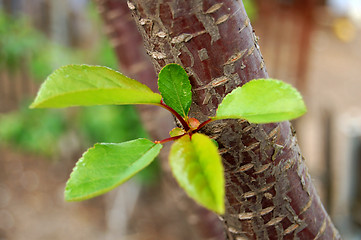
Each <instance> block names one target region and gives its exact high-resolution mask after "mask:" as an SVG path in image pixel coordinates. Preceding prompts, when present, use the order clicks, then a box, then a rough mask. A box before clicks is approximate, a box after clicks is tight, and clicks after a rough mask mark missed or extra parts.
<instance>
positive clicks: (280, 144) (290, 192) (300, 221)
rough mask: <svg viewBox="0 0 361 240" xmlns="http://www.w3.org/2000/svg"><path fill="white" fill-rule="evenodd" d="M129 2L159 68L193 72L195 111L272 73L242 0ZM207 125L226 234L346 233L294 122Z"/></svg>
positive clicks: (205, 110)
mask: <svg viewBox="0 0 361 240" xmlns="http://www.w3.org/2000/svg"><path fill="white" fill-rule="evenodd" d="M128 6H129V8H130V9H131V10H132V12H133V16H134V19H135V21H136V23H137V25H138V28H139V30H140V32H141V34H142V36H143V39H144V44H145V47H146V50H147V52H148V54H149V55H150V57H151V58H152V60H153V64H154V66H155V68H156V70H157V71H159V70H160V69H161V68H162V67H163V66H164V65H165V64H167V63H178V64H180V65H182V66H183V67H184V68H185V69H186V70H187V72H188V74H189V75H190V79H191V84H192V86H193V104H192V107H191V115H192V117H196V118H198V119H199V120H201V121H202V120H205V119H207V117H209V116H213V115H214V114H215V111H216V109H217V106H218V104H219V103H220V102H221V100H222V98H223V97H224V96H225V95H226V94H227V93H229V92H231V91H232V90H233V89H234V88H236V87H237V86H241V85H243V84H244V83H246V82H248V81H249V80H251V79H255V78H267V77H268V75H267V71H266V68H265V64H264V61H263V59H262V56H261V53H260V51H259V46H258V44H257V38H256V36H255V34H254V32H253V30H252V27H251V25H250V21H249V19H248V17H247V15H246V13H245V10H244V6H243V4H242V2H241V1H235V0H225V1H216V0H203V1H202V0H188V1H186V0H183V1H167V0H158V1H157V0H132V1H128ZM204 132H205V133H206V134H208V135H210V136H212V137H214V138H215V139H216V140H217V141H218V143H219V147H220V152H221V154H222V158H223V164H224V167H225V178H226V213H225V215H224V216H221V219H222V220H223V222H224V224H225V226H226V228H225V231H226V235H227V238H228V239H340V236H339V234H338V232H337V230H336V229H335V227H334V226H333V224H332V222H331V220H330V218H329V216H328V215H327V213H326V211H325V210H324V208H323V206H322V204H321V202H320V199H319V197H318V195H317V193H316V191H315V188H314V186H313V184H312V181H311V178H310V176H309V175H308V173H307V168H306V166H305V162H304V159H303V157H302V154H301V152H300V149H299V147H298V144H297V140H296V137H295V131H294V130H293V129H292V127H291V125H290V123H289V122H281V123H273V124H260V125H256V124H249V123H248V122H246V121H241V120H225V121H217V122H215V123H213V124H211V125H210V126H208V127H207V128H205V130H204Z"/></svg>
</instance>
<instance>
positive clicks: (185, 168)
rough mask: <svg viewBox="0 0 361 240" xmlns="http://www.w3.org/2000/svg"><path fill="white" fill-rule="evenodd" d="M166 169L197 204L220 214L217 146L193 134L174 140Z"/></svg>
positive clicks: (220, 174) (221, 179)
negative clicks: (168, 168)
mask: <svg viewBox="0 0 361 240" xmlns="http://www.w3.org/2000/svg"><path fill="white" fill-rule="evenodd" d="M169 161H170V166H171V168H172V172H173V174H174V176H175V178H176V179H177V181H178V183H179V185H180V186H181V187H182V188H184V190H185V191H186V193H187V194H188V195H189V196H190V197H192V198H193V199H195V200H196V201H197V202H198V203H199V204H201V205H203V206H205V207H206V208H208V209H210V210H212V211H215V212H216V213H218V214H223V213H224V188H225V185H224V184H225V183H224V174H223V165H222V162H221V157H220V155H219V153H218V150H217V147H216V146H215V145H214V143H213V142H212V140H211V139H210V138H209V137H207V136H206V135H203V134H199V133H196V134H194V135H192V139H190V137H189V136H188V135H186V136H184V137H182V138H180V139H179V140H177V141H175V143H174V144H173V146H172V148H171V151H170V154H169Z"/></svg>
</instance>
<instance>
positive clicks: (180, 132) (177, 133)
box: [169, 127, 186, 137]
mask: <svg viewBox="0 0 361 240" xmlns="http://www.w3.org/2000/svg"><path fill="white" fill-rule="evenodd" d="M185 133H186V131H185V130H184V129H182V128H178V127H177V128H173V129H172V130H171V131H170V132H169V136H171V137H177V136H180V135H183V134H185Z"/></svg>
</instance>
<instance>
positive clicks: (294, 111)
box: [214, 79, 307, 123]
mask: <svg viewBox="0 0 361 240" xmlns="http://www.w3.org/2000/svg"><path fill="white" fill-rule="evenodd" d="M306 111H307V110H306V106H305V103H304V102H303V100H302V96H301V94H300V93H299V92H298V91H297V90H296V89H295V88H293V87H292V86H291V85H289V84H287V83H284V82H282V81H278V80H274V79H257V80H252V81H250V82H248V83H246V84H245V85H243V86H242V87H239V88H236V89H235V90H233V91H232V92H231V93H230V94H228V95H227V96H226V97H225V98H224V99H223V101H222V103H221V104H220V105H219V106H218V109H217V114H216V116H215V117H214V119H227V118H242V119H246V120H248V121H249V122H252V123H270V122H281V121H286V120H291V119H294V118H298V117H300V116H301V115H303V114H304V113H305V112H306Z"/></svg>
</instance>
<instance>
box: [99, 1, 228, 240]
mask: <svg viewBox="0 0 361 240" xmlns="http://www.w3.org/2000/svg"><path fill="white" fill-rule="evenodd" d="M96 3H97V6H98V10H99V12H100V14H101V15H102V18H103V21H104V29H105V32H106V33H107V35H108V37H109V38H110V42H111V44H112V46H113V48H114V50H115V53H116V56H117V58H118V62H119V65H120V68H121V71H122V72H123V73H124V74H126V75H128V76H130V77H132V78H134V79H137V80H138V81H140V82H142V83H144V84H146V85H148V86H149V87H150V88H151V89H152V90H153V91H158V86H157V81H156V80H157V76H156V75H155V71H154V68H153V66H152V64H151V62H150V59H149V57H148V56H147V55H146V51H145V49H144V47H143V41H142V37H141V35H140V33H139V32H138V31H137V27H136V25H135V23H134V21H133V19H132V16H131V12H130V10H129V8H128V5H127V1H126V0H96ZM138 110H139V113H140V115H141V118H142V120H143V122H144V123H145V127H146V129H147V131H148V132H149V133H150V136H151V137H152V138H153V139H157V140H160V139H164V138H167V137H169V133H168V132H169V130H170V129H171V128H172V127H173V124H174V122H173V120H172V119H171V118H169V116H168V115H164V110H163V109H161V108H159V107H157V106H148V105H143V106H138ZM166 114H169V113H168V112H166ZM167 147H169V146H165V149H163V151H162V152H163V153H165V154H162V156H161V158H162V160H165V161H162V163H165V164H162V169H163V173H164V174H163V179H164V180H163V181H162V186H163V192H162V196H163V195H167V198H168V199H171V200H170V202H172V203H173V204H172V205H173V206H174V205H177V203H178V202H181V203H182V204H179V206H177V207H176V208H174V207H173V208H172V211H173V214H174V215H176V216H178V217H180V218H183V219H185V218H186V219H188V220H189V221H184V220H179V222H177V223H175V224H177V228H179V227H180V228H183V229H184V228H192V229H194V231H187V232H186V233H184V231H183V229H180V231H183V233H182V234H179V233H178V235H177V234H176V235H177V236H178V237H181V238H183V239H213V240H214V239H216V240H223V239H224V236H223V230H222V226H221V224H220V223H219V221H218V217H217V216H216V215H215V214H214V213H212V212H209V211H208V210H206V209H204V208H202V207H200V206H198V205H197V204H195V203H194V202H193V201H192V200H190V199H189V198H188V196H186V194H185V193H184V192H183V190H182V189H180V188H177V183H176V182H175V181H174V178H173V176H172V174H171V172H170V169H169V166H168V162H167V161H166V160H168V158H167V155H166V153H167V150H166V148H167ZM167 214H172V213H167ZM158 218H161V219H160V220H161V221H169V220H168V219H162V216H159V215H158ZM163 218H164V217H163ZM198 219H202V221H198Z"/></svg>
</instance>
